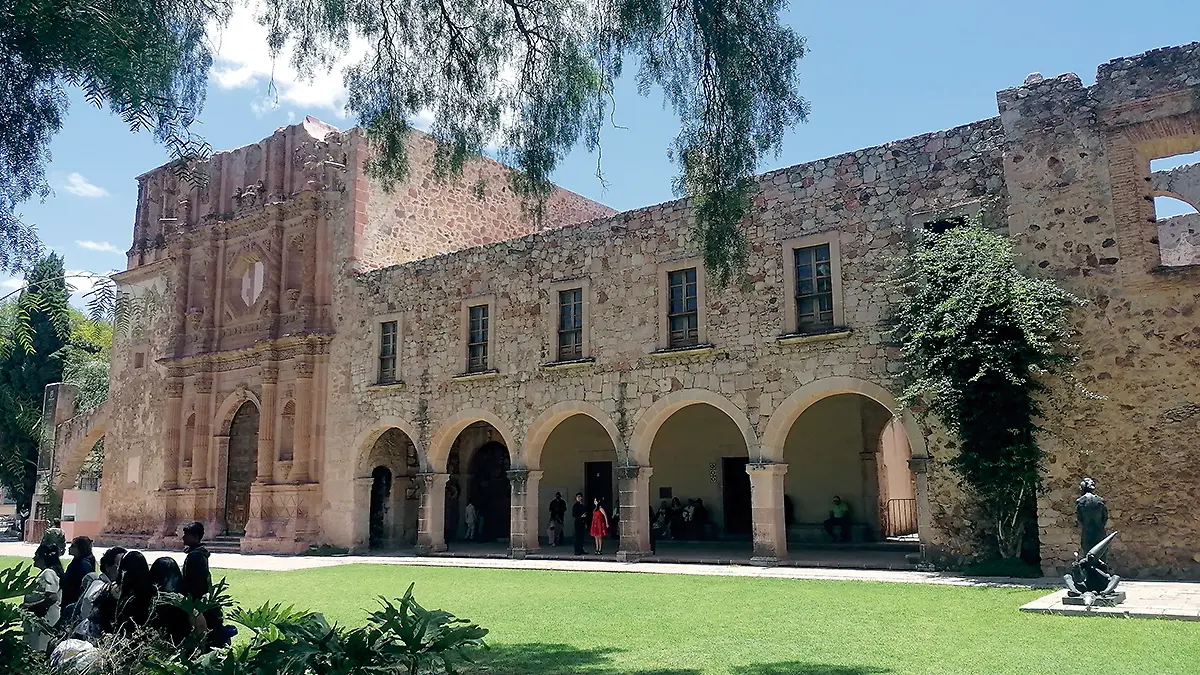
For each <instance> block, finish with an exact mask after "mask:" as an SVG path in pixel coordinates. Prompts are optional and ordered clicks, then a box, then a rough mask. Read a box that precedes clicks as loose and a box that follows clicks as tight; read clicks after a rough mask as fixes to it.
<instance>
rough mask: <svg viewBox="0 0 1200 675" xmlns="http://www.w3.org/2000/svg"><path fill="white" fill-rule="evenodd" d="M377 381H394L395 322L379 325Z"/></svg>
mask: <svg viewBox="0 0 1200 675" xmlns="http://www.w3.org/2000/svg"><path fill="white" fill-rule="evenodd" d="M379 381H380V382H382V383H387V382H395V381H396V322H395V321H384V322H383V323H381V324H379Z"/></svg>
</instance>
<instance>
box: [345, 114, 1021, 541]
mask: <svg viewBox="0 0 1200 675" xmlns="http://www.w3.org/2000/svg"><path fill="white" fill-rule="evenodd" d="M999 134H1000V126H999V122H998V120H995V119H992V120H985V121H983V122H979V123H975V124H971V125H967V126H964V127H958V128H955V129H951V130H948V131H942V132H937V133H932V134H927V135H924V136H919V137H916V138H912V139H908V140H904V141H898V142H895V143H890V144H887V145H884V146H880V147H875V148H869V149H865V150H860V151H857V152H853V153H847V154H845V155H839V156H837V157H832V158H829V159H826V160H821V161H818V162H812V163H809V164H804V165H800V166H796V167H792V168H788V169H783V170H779V171H775V172H772V173H768V174H765V175H764V176H762V177H761V180H760V185H761V191H760V192H759V194H758V195H757V196H756V198H755V200H754V204H753V207H752V211H751V215H750V217H749V218H748V222H747V225H746V228H747V234H748V236H749V239H750V246H751V255H750V260H749V265H748V267H747V269H746V271H745V275H744V276H743V277H742V278H740V279H738V280H737V281H736V282H735V283H734V284H733V285H732V286H731V287H730V288H714V287H709V288H707V289H706V296H707V297H706V307H705V311H704V312H703V316H704V319H703V321H704V322H705V324H706V326H705V328H706V333H707V335H706V339H707V341H708V342H711V343H712V344H713V345H714V348H715V349H714V351H713V352H711V353H707V354H703V353H702V354H699V355H696V354H692V355H683V354H681V355H661V354H658V355H656V354H652V352H655V351H656V350H658V348H659V346H660V337H661V336H660V335H659V312H660V311H661V304H660V297H661V296H660V290H659V269H660V265H663V264H666V263H669V262H671V261H678V260H681V259H687V258H693V257H695V256H697V248H696V244H695V241H694V239H693V234H692V221H691V219H690V209H689V206H688V204H687V203H686V202H685V201H679V202H670V203H666V204H661V205H658V206H653V207H649V208H645V209H640V210H637V211H632V212H629V213H622V214H618V215H616V216H613V217H612V218H609V219H607V220H601V221H594V222H590V223H587V224H583V225H579V226H574V227H565V228H561V229H556V230H552V231H548V232H542V233H538V234H535V235H530V236H526V237H522V238H520V239H515V240H511V241H504V242H500V243H496V244H492V245H490V246H485V247H482V248H474V249H470V250H466V251H462V252H459V253H455V254H450V255H442V256H438V257H436V258H431V259H428V260H421V261H417V262H413V263H410V264H407V265H403V266H398V267H391V268H387V269H382V270H379V271H375V272H371V273H368V274H363V275H360V276H358V277H356V278H353V279H350V280H349V281H347V282H346V283H345V284H341V283H339V286H340V290H338V291H336V292H335V295H336V296H337V297H335V300H334V303H335V305H336V306H337V307H338V308H339V321H338V323H337V326H336V331H337V338H336V339H335V341H334V343H333V345H332V351H331V355H330V360H331V363H334V364H338V367H336V368H334V369H333V370H332V372H331V377H330V381H329V396H330V398H329V415H330V417H329V427H328V434H329V435H328V445H329V447H330V448H331V449H332V448H334V447H335V445H336V447H340V448H342V451H341V452H340V453H338V454H337V455H336V456H335V454H334V453H332V452H331V453H330V455H329V457H328V461H327V463H326V466H325V474H324V477H323V479H322V480H323V482H324V485H325V496H326V502H325V504H324V508H323V513H324V514H325V518H324V519H323V520H322V536H323V537H325V538H326V539H327V540H329V541H331V542H334V543H338V544H341V545H361V544H362V542H363V539H364V537H365V515H364V514H365V513H366V510H365V509H366V507H365V504H364V503H363V499H364V498H365V496H366V488H365V487H364V482H363V478H364V476H366V475H369V470H370V469H369V467H367V466H366V462H364V461H363V453H364V452H365V449H364V448H363V447H359V446H360V445H361V444H362V443H364V442H366V441H367V440H369V439H371V438H372V437H373V435H377V434H378V433H379V432H380V431H381V430H382V429H383V428H387V427H388V426H392V425H396V424H402V425H404V428H406V429H407V430H410V431H411V433H412V434H413V435H414V436H415V437H414V441H415V442H416V443H417V445H418V447H419V448H420V449H421V454H422V457H423V460H422V461H423V463H424V464H425V466H426V468H428V467H429V466H430V459H429V456H428V453H429V451H430V443H431V441H432V439H433V438H434V436H435V434H436V433H437V432H438V431H439V429H441V428H442V427H443V425H445V424H447V423H449V422H451V421H452V420H454V419H457V418H456V416H458V415H460V414H462V413H463V411H470V410H483V411H488V412H489V413H491V414H494V415H496V416H497V417H498V419H499V420H500V421H502V423H503V425H504V426H505V428H506V430H507V431H505V433H507V434H509V435H510V436H511V438H509V439H507V440H508V441H509V446H510V451H511V452H513V453H514V455H516V454H517V453H518V452H519V451H518V450H517V448H519V447H520V445H521V443H522V441H523V439H524V434H525V431H526V429H527V428H528V427H529V425H530V424H531V423H532V422H533V421H534V419H535V418H537V417H538V416H539V415H541V414H542V413H543V412H545V411H546V410H547V409H548V408H550V407H551V406H553V405H555V404H557V403H560V402H563V401H571V400H576V401H585V402H589V403H593V404H595V405H596V406H599V407H600V408H602V409H603V410H604V411H605V413H606V414H607V415H608V417H609V418H610V419H611V420H613V422H614V423H615V424H616V426H617V427H619V428H620V430H621V432H622V434H623V435H624V436H625V437H626V438H625V441H626V442H628V440H629V436H630V434H632V432H633V429H634V425H635V423H636V421H637V420H638V419H639V417H640V416H641V415H642V414H643V413H644V412H645V411H646V410H647V409H648V408H650V407H651V406H652V405H653V404H654V403H655V402H656V401H659V400H660V399H662V398H663V397H665V396H667V395H669V394H671V393H672V392H678V391H681V390H707V391H709V392H713V393H715V394H718V395H720V396H722V397H725V398H726V399H728V400H729V401H731V402H732V403H733V404H734V405H735V406H736V408H737V410H739V411H740V413H739V414H741V415H744V416H745V418H746V419H748V420H749V423H750V424H751V425H753V428H754V429H756V430H757V431H758V433H760V434H761V432H762V431H763V429H764V428H765V426H766V424H767V421H768V418H769V417H770V415H771V413H773V412H775V411H776V409H777V407H778V406H779V405H780V403H781V402H782V401H783V400H784V399H785V398H786V397H787V396H789V395H790V394H792V393H793V392H795V391H796V390H797V389H798V388H800V387H802V386H804V385H806V384H809V383H812V382H814V381H815V380H818V379H821V378H834V377H851V378H858V379H859V380H863V381H868V382H871V383H876V384H878V385H882V386H883V387H885V388H889V387H894V386H895V384H896V383H895V381H894V377H895V374H896V373H897V371H898V370H899V367H900V365H899V362H898V354H897V353H896V352H895V351H894V350H891V349H889V348H888V347H887V345H886V339H885V336H884V334H883V329H884V326H883V322H884V320H885V317H886V315H887V312H888V310H887V307H888V304H889V302H894V301H896V300H897V299H898V297H897V296H896V293H897V290H896V289H895V288H894V287H891V286H889V285H888V284H887V283H886V280H887V279H888V276H889V264H890V260H891V258H892V256H894V255H896V254H898V253H900V252H901V251H902V250H903V247H904V245H905V244H904V239H905V237H904V233H905V228H907V227H908V226H909V223H910V220H911V217H912V216H913V215H914V214H918V213H925V212H934V213H936V212H939V211H940V210H944V209H948V208H951V207H957V206H962V205H964V204H968V203H972V202H974V201H976V200H979V199H981V198H984V197H987V198H988V200H987V201H988V202H989V203H990V204H991V207H990V208H992V209H993V210H994V211H995V212H996V213H998V214H1000V217H1001V218H1002V217H1003V214H1004V210H1005V208H1006V206H1005V193H1004V186H1003V182H1002V179H1001V166H1000V152H1001V151H1000V145H1001V143H1000V142H999ZM822 233H824V234H827V235H830V236H831V237H832V238H834V239H836V240H837V241H838V243H839V244H840V261H841V296H840V300H841V303H842V306H843V314H844V321H842V322H841V323H844V324H845V326H847V327H848V328H849V329H850V330H849V333H848V334H840V335H837V336H835V337H833V338H832V339H827V340H823V341H801V342H800V343H798V344H795V343H786V342H781V341H780V340H779V339H778V338H779V337H780V335H781V334H785V333H788V332H791V329H789V328H788V327H787V326H786V325H785V320H784V309H783V307H784V306H785V305H786V304H788V303H790V302H792V299H791V293H792V291H791V290H790V289H786V288H785V287H784V276H785V275H784V267H785V266H786V265H790V264H791V261H790V260H785V252H784V250H783V248H782V246H781V242H784V241H787V240H792V239H795V238H797V237H803V236H807V235H820V234H822ZM787 255H790V249H789V253H788V254H787ZM701 276H703V272H701ZM569 279H586V280H587V283H588V284H589V291H588V296H587V299H586V300H585V302H587V306H588V309H587V310H585V311H586V312H587V313H588V322H589V323H590V332H589V338H590V350H589V355H590V356H591V357H594V358H595V363H592V364H587V365H584V366H582V367H579V368H574V369H566V370H559V369H546V368H541V367H540V364H544V363H546V362H549V361H554V360H555V358H556V357H555V354H554V352H553V348H552V344H551V339H552V337H551V335H552V327H553V325H554V324H553V321H554V316H555V315H556V313H557V308H556V306H554V305H552V302H555V301H556V298H555V297H554V295H553V294H552V292H551V285H552V284H554V283H555V282H559V281H562V280H569ZM484 296H486V297H488V298H491V299H492V301H493V303H494V304H493V312H492V330H493V331H494V335H495V338H494V353H493V359H494V360H493V362H492V363H493V367H495V368H497V369H498V371H499V372H498V374H495V375H494V376H491V377H487V378H484V379H470V378H456V376H458V375H460V374H461V373H463V372H464V370H465V369H466V365H465V362H464V361H465V346H464V344H463V343H462V337H461V335H462V333H461V329H462V315H463V306H464V300H467V299H470V298H481V297H484ZM385 319H396V320H398V321H399V324H400V326H401V328H400V331H401V335H402V337H401V340H400V345H401V348H400V359H399V378H400V379H401V380H402V381H403V383H402V384H393V385H389V386H373V385H375V384H376V379H377V361H376V359H375V354H376V350H377V349H378V347H377V339H378V338H377V333H376V330H377V328H376V325H377V323H378V322H379V321H381V320H385ZM334 439H337V441H338V442H337V443H336V444H335V443H334ZM348 439H357V440H356V441H355V443H354V444H348V443H347V440H348ZM933 449H934V450H935V451H936V452H938V453H943V452H945V448H944V447H941V446H938V447H935V448H933ZM751 452H752V456H757V453H758V450H757V449H753V450H751ZM519 463H520V461H519V459H517V460H514V465H519ZM796 470H797V471H801V470H802V467H799V466H798V467H797V468H796ZM932 472H933V474H932V476H931V484H933V485H935V486H936V487H935V489H934V490H933V495H934V499H935V502H936V504H937V506H936V507H935V508H936V509H937V511H938V514H939V518H945V517H946V516H945V514H946V511H947V509H948V508H950V507H949V505H950V504H953V503H955V497H954V494H955V493H954V490H955V488H954V485H953V481H951V480H949V479H948V477H947V474H946V473H945V471H944V470H943V469H941V468H938V467H937V466H936V464H935V466H934V468H933V469H932ZM360 516H361V517H360ZM930 540H931V543H935V544H939V545H943V546H946V547H948V548H953V549H959V548H961V546H959V545H958V544H956V543H955V542H952V541H949V540H948V539H947V538H946V537H945V536H943V535H940V534H938V533H937V532H933V533H931V534H930Z"/></svg>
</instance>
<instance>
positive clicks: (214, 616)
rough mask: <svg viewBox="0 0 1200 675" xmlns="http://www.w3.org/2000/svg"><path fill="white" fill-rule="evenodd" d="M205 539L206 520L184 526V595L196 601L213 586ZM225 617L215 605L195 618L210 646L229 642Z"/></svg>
mask: <svg viewBox="0 0 1200 675" xmlns="http://www.w3.org/2000/svg"><path fill="white" fill-rule="evenodd" d="M203 542H204V524H203V523H199V522H194V523H191V524H189V525H184V526H183V546H184V549H183V550H184V553H185V554H186V556H185V557H184V559H183V594H184V595H186V596H188V597H189V598H191V599H193V600H200V599H201V598H203V597H204V596H205V595H208V592H209V590H211V589H212V572H211V571H210V570H209V567H208V557H209V553H208V549H206V548H204V543H203ZM148 574H149V572H148V571H147V575H148ZM222 619H223V618H222V616H221V608H220V607H213V608H212V609H210V610H208V611H207V612H204V614H202V615H200V616H198V617H196V623H197V625H198V626H199V627H200V628H201V631H202V632H203V631H207V633H208V644H209V646H211V647H224V646H225V645H228V644H229V635H228V634H227V632H226V631H225V627H224V625H223V620H222Z"/></svg>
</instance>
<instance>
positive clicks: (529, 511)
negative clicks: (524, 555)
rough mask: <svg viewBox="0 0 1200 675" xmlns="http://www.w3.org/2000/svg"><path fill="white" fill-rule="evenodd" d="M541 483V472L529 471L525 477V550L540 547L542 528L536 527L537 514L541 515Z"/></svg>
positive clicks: (535, 550)
mask: <svg viewBox="0 0 1200 675" xmlns="http://www.w3.org/2000/svg"><path fill="white" fill-rule="evenodd" d="M541 485H542V472H541V471H533V470H531V471H529V472H528V475H527V476H526V478H525V522H526V530H525V550H526V551H528V552H530V553H534V552H537V551H539V550H541V548H542V544H541V539H540V537H541V534H542V530H541V528H540V527H538V522H539V516H540V515H541V502H540V498H541V493H539V492H538V490H539V488H540V487H541Z"/></svg>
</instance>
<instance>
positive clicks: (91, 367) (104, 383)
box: [60, 308, 113, 412]
mask: <svg viewBox="0 0 1200 675" xmlns="http://www.w3.org/2000/svg"><path fill="white" fill-rule="evenodd" d="M70 314H71V336H70V338H69V341H68V343H67V344H66V345H65V346H64V347H63V348H62V351H61V352H60V356H61V357H62V360H63V382H66V383H68V384H73V385H75V387H76V388H77V389H78V393H77V394H76V397H75V408H76V410H78V411H79V412H87V411H89V410H91V409H92V408H95V407H96V406H98V405H100V404H101V403H103V402H104V401H105V399H107V398H108V370H109V363H110V355H111V352H112V341H113V325H112V323H110V322H108V321H104V320H96V319H91V318H88V317H87V316H85V315H84V314H83V312H80V311H79V310H77V309H75V308H71V309H70Z"/></svg>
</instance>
